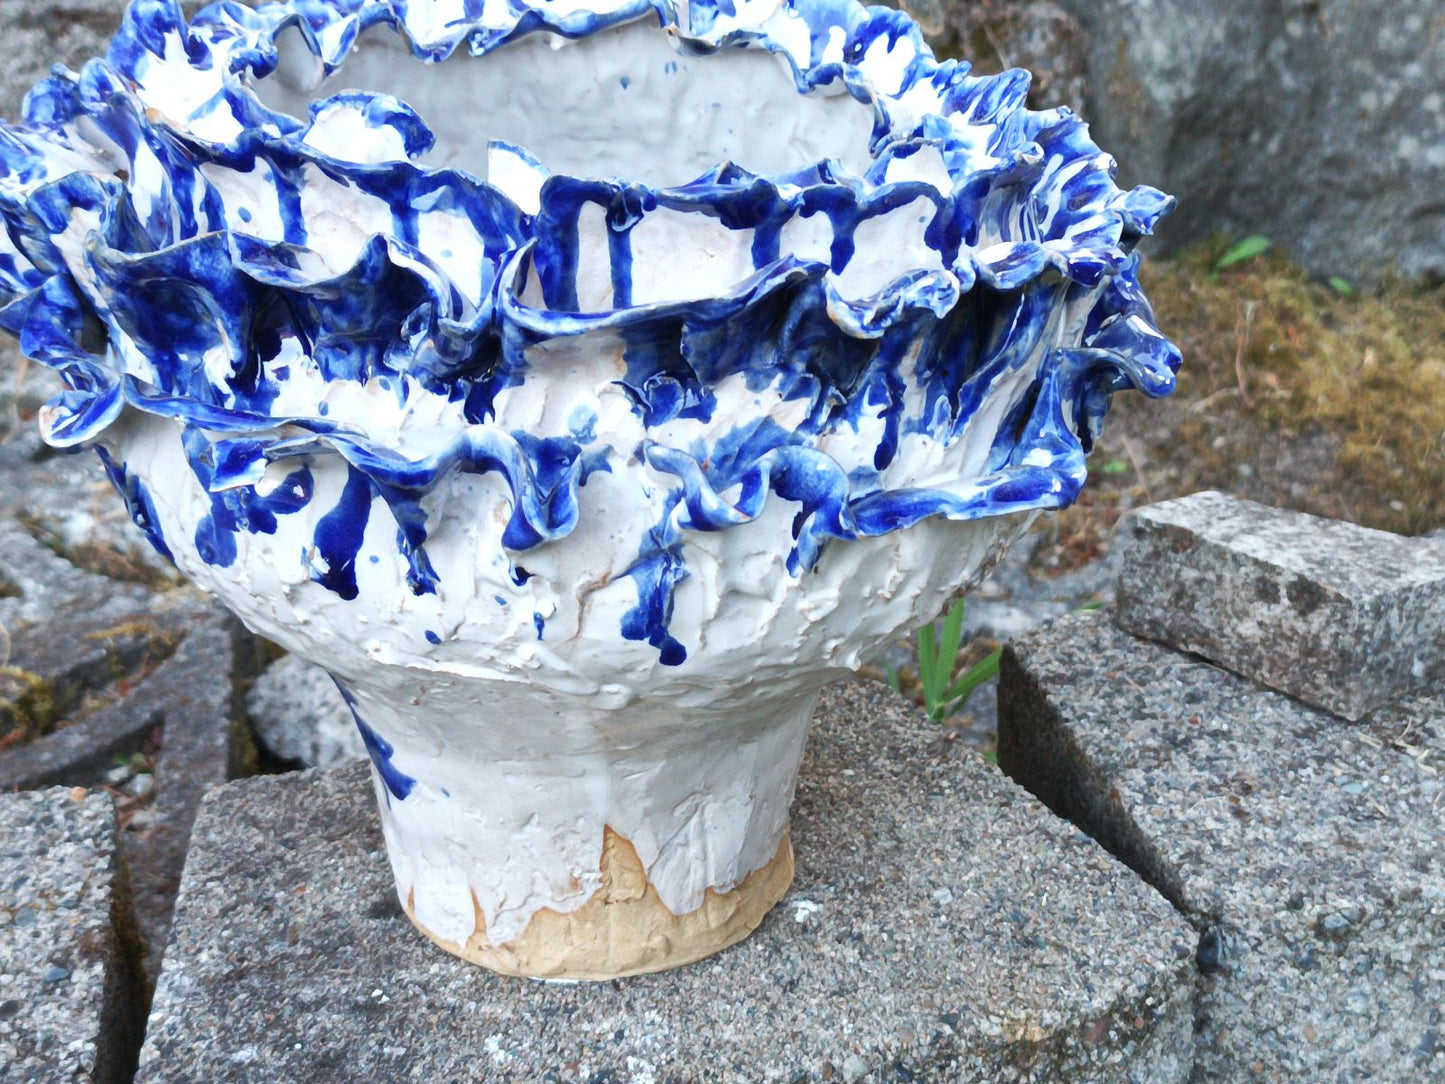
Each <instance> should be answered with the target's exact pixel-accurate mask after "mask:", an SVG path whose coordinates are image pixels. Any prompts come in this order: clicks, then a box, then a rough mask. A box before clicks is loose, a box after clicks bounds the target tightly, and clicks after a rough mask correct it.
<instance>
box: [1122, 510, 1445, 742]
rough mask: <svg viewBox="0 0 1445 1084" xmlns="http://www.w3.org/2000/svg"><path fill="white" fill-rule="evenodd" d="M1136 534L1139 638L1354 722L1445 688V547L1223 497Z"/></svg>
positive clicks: (1134, 623) (1131, 607)
mask: <svg viewBox="0 0 1445 1084" xmlns="http://www.w3.org/2000/svg"><path fill="white" fill-rule="evenodd" d="M1126 523H1127V526H1126V527H1124V528H1122V530H1123V531H1124V543H1125V548H1126V552H1125V554H1124V558H1123V566H1122V569H1121V571H1120V574H1119V591H1118V610H1117V621H1118V623H1119V626H1120V627H1121V628H1123V629H1125V630H1127V631H1129V632H1133V633H1135V634H1137V635H1139V636H1145V637H1148V638H1150V639H1153V640H1158V641H1160V642H1161V643H1165V644H1167V645H1169V646H1170V647H1174V648H1177V649H1178V650H1180V651H1192V652H1195V653H1196V654H1199V655H1203V656H1204V657H1205V658H1207V659H1210V660H1212V661H1213V662H1216V663H1219V664H1220V665H1221V666H1225V667H1227V668H1229V669H1230V670H1233V671H1234V672H1235V673H1238V674H1242V675H1243V676H1245V677H1249V678H1253V679H1254V680H1256V681H1260V682H1263V683H1264V684H1266V685H1268V686H1269V687H1270V688H1273V689H1278V690H1280V691H1281V692H1286V693H1289V694H1290V695H1291V696H1294V697H1297V698H1299V699H1300V700H1303V701H1304V702H1305V703H1307V704H1313V705H1315V706H1316V707H1321V708H1324V709H1326V710H1328V711H1332V712H1334V713H1335V714H1337V715H1342V716H1344V717H1345V718H1347V719H1351V720H1358V719H1360V718H1361V717H1363V716H1364V715H1366V714H1368V713H1369V712H1370V711H1372V710H1374V709H1375V708H1378V707H1380V706H1381V705H1382V704H1386V703H1389V702H1390V701H1392V700H1394V699H1396V698H1398V697H1400V696H1403V695H1405V694H1407V693H1410V692H1412V691H1415V690H1418V689H1420V688H1423V687H1425V686H1427V685H1429V684H1431V683H1434V682H1437V681H1439V680H1441V679H1442V678H1445V540H1442V539H1438V538H1405V537H1402V536H1400V535H1394V534H1388V533H1386V532H1384V531H1374V530H1370V529H1369V528H1366V527H1360V526H1357V525H1355V524H1352V523H1344V522H1340V521H1337V520H1327V519H1320V518H1318V517H1316V516H1308V515H1304V514H1303V513H1299V512H1287V511H1281V510H1279V509H1274V508H1267V507H1265V506H1264V505H1259V504H1254V503H1252V502H1250V501H1242V500H1237V499H1235V498H1233V497H1226V496H1224V495H1223V494H1219V493H1196V494H1194V495H1193V496H1191V497H1185V498H1182V499H1180V500H1175V501H1166V502H1165V503H1163V504H1157V505H1153V506H1151V507H1149V508H1145V509H1142V510H1141V511H1139V512H1137V513H1135V514H1134V515H1133V516H1131V517H1130V518H1129V519H1128V520H1127V521H1126Z"/></svg>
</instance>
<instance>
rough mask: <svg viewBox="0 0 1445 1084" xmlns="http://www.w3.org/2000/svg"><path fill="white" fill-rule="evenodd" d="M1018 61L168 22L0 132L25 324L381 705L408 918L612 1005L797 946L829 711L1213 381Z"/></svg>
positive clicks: (232, 600)
mask: <svg viewBox="0 0 1445 1084" xmlns="http://www.w3.org/2000/svg"><path fill="white" fill-rule="evenodd" d="M1026 101H1027V80H1026V78H1024V77H1022V73H1018V72H1009V73H1003V74H1001V75H998V76H986V77H978V76H974V75H971V74H970V72H969V69H968V67H967V65H963V64H958V63H956V62H953V61H939V60H937V59H936V58H934V57H933V56H932V54H931V52H930V51H929V49H928V47H927V45H926V43H925V42H924V40H923V38H922V35H921V33H920V32H919V30H918V27H917V26H916V25H914V24H913V23H912V22H911V21H910V20H909V19H908V17H907V16H905V15H903V14H902V13H900V12H897V11H894V10H891V9H887V8H883V7H867V8H865V7H863V6H862V5H860V4H857V3H855V2H853V0H777V2H775V0H760V2H757V3H753V2H749V3H744V4H733V3H721V2H714V0H689V2H688V3H680V4H674V3H672V2H671V0H658V2H657V3H655V4H653V3H648V2H646V0H597V2H596V3H584V4H570V3H569V4H562V5H558V4H552V3H532V2H530V0H514V2H511V3H508V4H504V5H498V4H477V3H473V2H471V0H278V2H275V3H265V4H260V5H258V6H255V7H249V6H245V5H239V4H231V3H223V4H216V5H213V6H211V7H209V8H207V9H205V10H204V11H202V12H200V13H198V14H197V15H196V16H195V18H194V19H193V20H192V21H190V22H187V21H186V18H185V16H184V13H183V11H182V9H181V7H180V5H178V4H175V3H173V2H169V0H164V2H163V0H139V2H136V3H134V4H133V5H132V6H131V7H130V8H129V9H128V10H127V13H126V15H125V16H124V19H123V22H122V25H121V27H120V30H119V31H118V33H117V36H116V40H115V42H114V44H113V46H112V48H111V49H110V50H108V52H107V54H106V56H105V57H104V58H98V59H96V60H94V61H92V62H90V63H89V64H87V65H86V66H85V68H84V70H83V71H82V72H78V73H70V72H65V71H63V70H58V71H56V72H55V73H54V74H53V75H52V77H51V78H49V79H48V80H46V81H45V82H43V83H42V84H41V85H39V86H38V87H37V88H36V89H35V91H34V92H32V94H31V95H30V97H29V98H28V100H27V106H26V115H25V117H24V118H23V120H22V121H20V122H18V123H16V124H9V123H4V122H0V227H3V228H0V329H3V330H5V331H8V332H10V333H12V334H14V335H16V336H17V337H19V339H20V341H21V345H22V347H23V348H24V349H25V351H26V352H27V353H28V354H29V355H30V356H32V357H34V358H36V359H37V360H39V361H41V362H42V363H44V364H46V365H48V366H51V367H52V368H55V369H56V370H57V371H59V372H60V373H61V375H62V377H63V379H64V382H65V386H66V391H65V392H64V393H63V394H62V395H59V396H57V397H56V398H55V399H53V400H52V401H51V402H50V403H48V404H47V405H46V407H45V408H44V409H43V410H42V412H41V415H40V425H41V429H42V433H43V435H44V436H45V439H46V440H47V441H49V442H50V443H51V444H53V445H56V446H59V447H75V446H93V447H96V448H97V449H98V450H99V451H100V453H101V456H102V459H103V461H104V463H105V466H106V469H107V471H108V473H109V475H110V477H111V480H112V481H113V482H114V483H115V485H116V487H117V489H118V490H119V491H120V493H121V494H122V496H123V497H124V499H125V500H126V502H127V504H128V505H129V507H130V510H131V512H132V515H133V517H134V518H135V520H136V522H137V524H138V525H139V526H140V527H141V528H142V529H143V530H145V531H146V532H147V534H148V535H149V536H150V538H151V541H152V542H153V543H154V544H155V545H156V547H157V549H158V550H159V551H160V552H161V553H163V554H165V555H166V556H169V557H171V558H172V559H173V560H174V561H175V562H176V564H177V566H178V567H179V569H180V570H181V571H182V572H183V573H184V574H186V575H187V576H188V577H190V578H191V579H192V580H194V581H195V582H196V583H198V584H199V585H200V586H201V587H203V588H205V589H206V590H207V591H209V592H211V593H212V594H213V595H215V596H216V597H217V598H218V599H219V600H220V601H221V602H223V603H224V604H225V605H226V606H228V607H229V608H231V609H232V610H233V611H235V612H236V613H237V614H238V615H240V616H241V618H242V619H243V620H244V621H245V622H246V623H247V624H248V625H249V626H250V627H251V628H252V629H254V630H255V631H257V632H259V633H261V634H263V635H265V636H267V637H269V638H271V639H273V640H274V641H276V642H277V643H279V644H281V645H282V646H284V647H286V648H287V649H289V650H291V651H293V652H295V653H297V654H298V655H300V656H302V657H303V658H306V659H308V660H311V661H313V662H316V663H318V664H320V665H322V666H324V667H325V668H326V669H328V670H329V671H330V672H331V673H332V675H333V676H334V677H335V678H336V680H337V683H338V685H339V686H340V687H341V689H342V691H343V692H344V693H345V695H346V696H347V698H348V700H349V702H350V703H351V705H352V708H353V711H354V714H355V715H356V719H357V725H358V727H359V728H360V731H361V733H362V735H363V737H364V738H365V740H366V743H367V747H368V749H369V751H370V753H371V758H372V764H373V769H374V774H375V779H376V789H377V797H378V801H379V804H380V807H381V811H382V812H381V815H382V823H383V827H384V829H385V835H386V840H387V848H388V853H389V857H390V860H391V863H392V868H393V870H394V872H395V874H396V882H397V891H398V895H399V897H400V899H401V901H402V904H403V906H404V907H405V908H406V910H407V913H408V914H409V915H411V916H412V918H413V920H414V921H415V922H416V923H417V925H418V926H420V927H421V928H422V929H423V930H424V931H425V932H426V933H427V934H428V936H430V937H432V938H433V939H434V940H435V941H437V942H438V943H439V944H441V945H443V946H445V947H446V948H448V949H449V950H450V951H453V952H455V953H457V954H459V955H462V956H465V957H466V958H468V959H471V960H475V961H477V962H480V963H484V964H486V965H487V966H490V967H493V968H496V969H498V970H503V971H508V972H512V973H519V974H531V975H539V976H557V977H610V976H615V975H620V974H629V973H634V972H638V971H646V970H653V969H657V968H660V967H665V966H670V965H673V964H677V963H681V962H685V961H687V960H690V959H695V958H697V957H698V956H700V955H704V954H706V953H707V952H710V951H714V950H716V949H718V948H720V947H723V946H725V945H727V944H729V943H731V942H732V941H734V940H736V939H737V938H738V937H741V936H743V935H744V934H745V933H746V932H747V931H748V930H749V929H751V928H752V927H753V926H755V925H756V923H757V922H758V921H760V920H761V918H762V915H763V914H764V913H765V912H766V910H767V908H768V907H769V906H770V905H771V904H772V903H773V902H775V901H776V899H777V898H778V897H779V896H780V895H781V893H782V892H783V891H784V890H785V888H786V886H787V883H788V880H789V876H790V871H791V849H790V842H789V839H788V836H787V809H788V804H789V801H790V799H791V796H792V792H793V787H794V784H795V780H796V773H797V768H798V763H799V759H800V756H801V750H802V747H803V742H804V739H805V736H806V731H807V722H808V715H809V712H810V711H811V709H812V705H813V704H814V702H815V699H816V696H817V694H818V691H819V690H820V689H821V687H822V686H823V685H824V684H825V683H827V682H828V681H830V680H833V679H835V678H838V677H841V676H843V675H846V674H848V673H851V672H852V671H854V670H856V669H857V668H858V667H859V666H860V665H861V664H863V663H864V662H866V661H868V660H869V659H870V658H871V657H872V656H873V655H874V654H875V653H877V652H879V651H880V650H881V649H882V648H884V647H885V646H886V645H887V644H888V643H889V642H890V641H892V640H893V639H894V638H895V637H897V636H898V635H899V634H900V633H902V632H904V631H905V630H910V629H912V628H914V627H916V626H917V625H919V624H920V623H922V622H926V621H930V620H932V619H933V618H935V617H936V616H937V615H938V614H939V613H940V612H941V611H942V610H943V609H944V607H945V606H946V605H947V604H948V603H949V601H950V600H952V599H953V598H954V597H955V596H956V595H957V594H958V593H959V592H960V591H962V590H964V589H966V588H967V587H968V586H969V585H970V584H972V583H974V582H976V580H977V579H978V578H979V577H980V576H981V575H982V573H983V572H984V571H985V570H986V568H987V566H988V564H989V562H990V561H991V560H992V559H994V558H996V557H997V555H998V554H999V553H1000V552H1001V550H1002V547H1003V546H1004V545H1006V544H1007V542H1008V541H1009V539H1010V538H1011V537H1013V536H1014V535H1015V534H1016V533H1017V532H1018V531H1019V530H1021V529H1022V527H1023V526H1024V525H1025V524H1026V522H1027V520H1028V519H1029V517H1031V516H1032V515H1033V514H1035V513H1036V512H1038V511H1040V510H1043V509H1050V508H1060V507H1063V506H1065V505H1067V504H1068V503H1069V502H1070V501H1072V500H1073V499H1074V497H1075V496H1076V495H1077V494H1078V492H1079V489H1080V487H1081V486H1082V485H1083V483H1084V479H1085V477H1086V469H1085V455H1086V453H1087V451H1088V450H1089V448H1090V447H1091V446H1092V442H1093V440H1094V437H1095V435H1096V434H1097V431H1098V429H1099V425H1100V423H1101V420H1102V417H1103V415H1104V413H1105V411H1106V410H1107V408H1108V405H1109V402H1110V398H1111V396H1112V395H1113V393H1114V392H1116V391H1119V390H1122V389H1125V388H1131V387H1132V388H1137V389H1139V390H1142V391H1144V392H1145V393H1147V394H1149V395H1162V394H1167V393H1168V391H1169V390H1170V389H1171V387H1172V386H1173V379H1174V372H1175V369H1176V368H1177V366H1178V360H1179V359H1178V352H1177V351H1176V350H1175V349H1174V347H1173V346H1172V345H1171V344H1170V343H1169V342H1168V341H1167V340H1166V339H1165V338H1164V337H1163V336H1162V335H1161V334H1160V333H1159V332H1158V330H1157V328H1155V326H1154V324H1153V317H1152V313H1151V311H1150V309H1149V306H1148V303H1147V301H1146V300H1145V299H1144V297H1143V294H1142V291H1141V290H1140V287H1139V284H1138V280H1137V269H1138V263H1139V258H1138V255H1137V254H1136V253H1135V252H1134V246H1135V244H1136V242H1137V241H1138V239H1139V238H1140V237H1142V236H1143V235H1145V234H1147V233H1149V232H1150V231H1151V230H1152V229H1153V226H1154V223H1155V222H1156V221H1157V220H1158V219H1159V218H1160V217H1161V216H1162V215H1164V214H1166V213H1167V212H1168V210H1169V209H1170V207H1171V206H1172V201H1170V199H1169V198H1168V197H1167V196H1165V195H1164V194H1162V193H1160V192H1157V191H1155V190H1153V189H1150V188H1147V187H1144V186H1141V187H1138V188H1135V189H1132V190H1130V191H1122V190H1120V189H1118V188H1117V187H1115V185H1114V183H1113V174H1112V171H1113V162H1112V160H1110V159H1109V158H1108V156H1107V155H1105V154H1103V153H1102V152H1101V151H1100V150H1099V148H1097V147H1096V146H1095V145H1094V144H1093V143H1092V142H1091V141H1090V140H1089V138H1088V134H1087V129H1086V128H1085V126H1084V125H1083V124H1082V122H1080V121H1079V120H1078V118H1076V117H1074V116H1073V115H1072V114H1071V113H1069V112H1068V111H1067V110H1049V111H1034V110H1030V109H1029V108H1028V107H1027V104H1026Z"/></svg>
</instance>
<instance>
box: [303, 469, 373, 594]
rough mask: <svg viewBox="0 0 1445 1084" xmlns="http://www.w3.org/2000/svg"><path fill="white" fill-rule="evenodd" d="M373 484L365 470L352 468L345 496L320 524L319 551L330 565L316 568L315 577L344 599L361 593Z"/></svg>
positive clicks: (316, 539)
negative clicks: (360, 563)
mask: <svg viewBox="0 0 1445 1084" xmlns="http://www.w3.org/2000/svg"><path fill="white" fill-rule="evenodd" d="M371 500H372V484H371V480H370V479H369V478H367V477H366V475H365V474H363V473H361V471H359V470H356V469H355V468H348V470H347V473H346V487H345V489H343V490H342V493H341V499H340V500H338V501H337V502H336V506H335V507H334V508H333V509H332V510H331V511H330V512H328V513H326V515H324V516H322V517H321V520H320V522H318V523H317V524H316V531H315V535H314V539H315V544H316V552H317V554H318V555H320V557H321V559H322V560H323V561H324V562H325V564H326V567H325V568H324V569H323V568H313V570H312V573H311V578H312V580H314V581H315V582H316V583H319V584H320V585H321V586H322V587H324V588H326V589H327V590H328V591H333V592H335V593H336V594H337V595H339V596H340V597H342V598H344V599H353V598H355V597H356V595H357V586H356V555H357V553H359V552H360V551H361V543H362V539H363V538H364V537H365V535H366V523H367V520H368V519H370V518H371Z"/></svg>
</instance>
